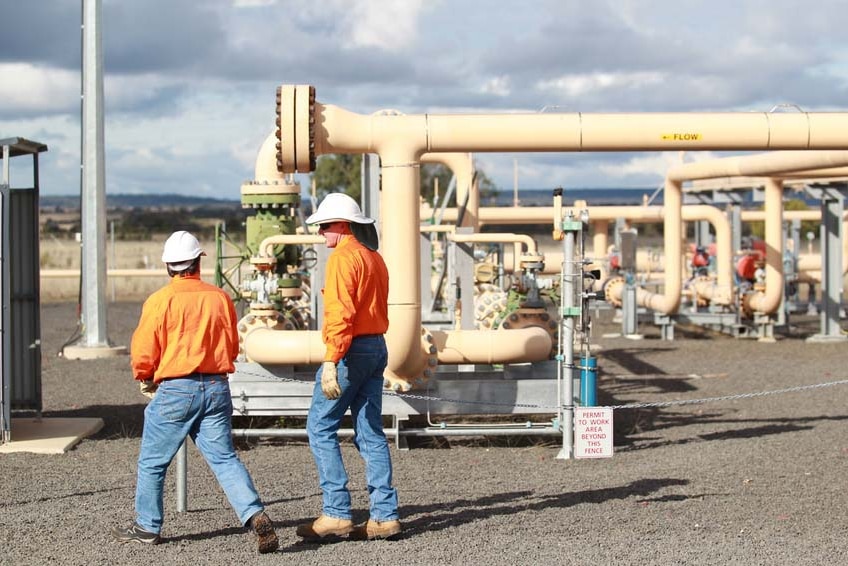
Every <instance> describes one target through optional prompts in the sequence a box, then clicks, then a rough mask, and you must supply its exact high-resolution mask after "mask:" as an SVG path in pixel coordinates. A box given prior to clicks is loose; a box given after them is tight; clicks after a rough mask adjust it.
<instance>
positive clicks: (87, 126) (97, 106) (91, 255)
mask: <svg viewBox="0 0 848 566" xmlns="http://www.w3.org/2000/svg"><path fill="white" fill-rule="evenodd" d="M101 3H102V2H101V0H83V28H84V31H83V37H84V40H83V112H82V126H83V144H82V146H83V147H82V154H83V187H82V242H83V246H82V265H83V272H82V314H83V322H84V323H85V332H84V336H83V343H82V345H85V346H101V345H106V344H107V343H108V336H107V332H106V305H105V304H104V301H103V297H104V296H105V294H106V293H105V290H106V262H105V261H104V259H105V256H106V240H105V238H103V237H102V236H103V235H104V233H105V227H106V207H105V201H106V193H105V189H104V184H105V181H104V179H105V176H106V169H105V165H104V136H103V129H104V128H103V40H102V34H101V33H100V15H101V13H102V12H101Z"/></svg>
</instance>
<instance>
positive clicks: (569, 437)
mask: <svg viewBox="0 0 848 566" xmlns="http://www.w3.org/2000/svg"><path fill="white" fill-rule="evenodd" d="M582 228H583V223H582V222H580V221H579V220H575V218H574V213H573V212H572V211H571V210H569V211H568V214H567V216H566V218H565V220H564V221H563V223H562V231H563V254H562V258H563V259H562V261H563V265H562V272H563V277H562V298H561V304H562V312H561V316H562V335H561V337H560V340H561V341H562V359H561V360H560V364H561V368H562V371H561V374H562V382H563V392H562V398H561V399H560V405H561V406H562V423H561V425H562V449H561V450H560V451H559V454H557V459H559V460H571V459H572V458H574V378H575V372H574V370H575V367H574V366H575V364H574V320H575V318H577V317H579V316H580V313H581V310H582V309H581V307H580V306H579V305H577V304H576V301H575V281H577V279H578V278H579V277H580V276H581V270H578V269H577V267H576V266H577V259H576V254H575V249H576V242H577V233H578V232H580V231H581V230H582ZM581 290H582V289H581Z"/></svg>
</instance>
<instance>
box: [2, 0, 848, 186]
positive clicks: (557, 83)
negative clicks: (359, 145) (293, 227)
mask: <svg viewBox="0 0 848 566" xmlns="http://www.w3.org/2000/svg"><path fill="white" fill-rule="evenodd" d="M81 3H82V0H38V1H33V0H29V1H7V2H3V5H2V7H0V139H1V138H6V137H12V136H19V137H25V138H29V139H33V140H37V141H39V142H43V143H46V144H47V145H48V146H49V151H48V152H47V153H46V154H43V156H42V158H41V165H42V179H41V183H42V194H71V195H72V194H78V193H79V146H80V59H81V56H80V55H81V54H80V22H81ZM846 21H848V3H845V2H839V1H837V0H816V1H815V2H800V1H797V2H795V1H789V0H767V1H766V0H762V1H760V0H750V1H748V0H708V1H701V0H691V1H689V0H609V1H603V0H595V1H592V2H589V1H585V0H584V1H581V0H521V1H506V0H202V1H200V0H103V20H102V22H101V23H102V31H103V45H104V67H105V85H106V86H105V91H106V92H105V98H106V132H105V136H106V190H107V193H109V194H117V193H191V194H198V195H207V196H215V197H220V198H231V199H238V195H239V186H240V184H241V182H242V181H244V180H246V179H249V178H251V177H252V174H253V163H254V158H255V155H256V152H257V149H258V148H259V145H260V143H261V142H262V140H263V139H264V138H265V136H266V135H267V134H268V133H269V132H270V131H272V129H273V120H274V92H275V88H276V86H277V85H279V84H311V85H314V86H315V87H316V92H317V97H318V100H320V101H321V102H324V103H329V104H337V105H339V106H342V107H345V108H347V109H348V110H351V111H354V112H358V113H363V114H369V113H371V112H375V111H379V110H384V109H393V110H398V111H400V112H403V113H406V114H415V113H424V112H430V113H456V112H516V111H521V112H538V111H542V110H543V109H545V111H561V112H619V111H640V112H641V111H646V112H647V111H690V110H692V111H723V110H732V111H769V110H771V109H772V108H774V107H775V106H777V105H796V106H797V107H800V108H802V109H803V110H809V111H814V110H843V111H844V110H845V108H846V107H848V34H846V32H845V29H844V22H846ZM780 111H793V110H792V109H791V107H789V110H780ZM700 157H703V155H701V156H700ZM678 159H679V156H678V155H677V154H676V153H668V154H660V153H594V154H535V153H534V154H477V155H475V161H476V163H477V166H478V168H480V169H482V170H483V171H485V172H486V174H487V175H488V176H489V177H490V178H492V179H493V180H494V181H495V183H496V184H497V185H498V186H499V187H501V188H502V189H504V190H512V187H513V168H514V164H515V163H516V160H517V165H518V171H519V174H518V176H519V186H520V187H521V188H550V187H554V186H557V185H562V186H565V187H568V186H574V187H630V186H638V187H649V186H650V187H653V186H656V185H658V184H659V183H660V180H661V179H662V176H663V173H664V171H665V170H666V169H667V167H668V166H669V164H671V163H675V162H676V161H677V160H678ZM15 161H19V162H20V161H22V160H21V159H18V160H13V163H14V162H15ZM17 174H18V173H16V169H14V168H13V177H12V181H13V186H14V185H15V184H16V183H15V179H16V175H17ZM304 184H306V183H304Z"/></svg>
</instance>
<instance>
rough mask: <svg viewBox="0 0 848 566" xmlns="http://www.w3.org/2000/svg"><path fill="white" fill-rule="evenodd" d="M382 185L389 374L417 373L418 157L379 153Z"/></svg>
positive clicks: (421, 361) (419, 366)
mask: <svg viewBox="0 0 848 566" xmlns="http://www.w3.org/2000/svg"><path fill="white" fill-rule="evenodd" d="M380 160H381V163H382V176H383V186H385V187H389V188H390V190H385V191H380V201H381V202H380V209H381V210H387V211H388V210H390V211H391V214H384V215H383V217H382V219H381V220H382V233H383V234H390V235H391V237H387V238H384V239H383V240H382V242H381V247H382V254H383V257H385V258H386V266H387V267H388V270H389V301H388V302H389V305H388V307H389V320H391V321H392V324H390V325H389V330H388V332H387V333H386V342H387V344H388V346H389V363H388V367H387V368H386V374H387V375H388V376H393V375H392V374H394V376H417V375H418V374H420V373H421V371H422V370H423V369H424V367H423V364H424V363H426V362H425V361H424V354H423V351H422V349H421V294H420V289H419V287H418V282H419V281H420V280H421V263H420V261H419V256H418V253H411V252H410V250H417V249H418V238H419V235H418V226H419V224H420V216H419V215H420V210H419V206H418V201H419V196H418V195H419V194H420V191H419V190H420V186H421V179H420V176H419V168H420V165H419V163H418V160H417V157H416V156H411V155H384V154H380Z"/></svg>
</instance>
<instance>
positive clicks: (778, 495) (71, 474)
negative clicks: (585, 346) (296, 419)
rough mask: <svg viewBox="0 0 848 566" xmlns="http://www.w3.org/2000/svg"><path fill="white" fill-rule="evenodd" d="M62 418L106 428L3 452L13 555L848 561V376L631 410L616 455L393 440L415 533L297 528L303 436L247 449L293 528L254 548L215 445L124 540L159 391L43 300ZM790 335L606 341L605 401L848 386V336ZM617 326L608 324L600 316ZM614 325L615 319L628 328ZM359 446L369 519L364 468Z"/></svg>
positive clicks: (53, 411)
mask: <svg viewBox="0 0 848 566" xmlns="http://www.w3.org/2000/svg"><path fill="white" fill-rule="evenodd" d="M139 312H140V305H139V304H135V303H133V304H129V303H127V304H124V303H118V304H113V305H110V306H109V310H108V315H109V335H110V337H111V338H112V340H113V341H114V342H115V343H117V344H128V342H129V337H130V333H131V332H132V329H133V327H134V325H135V323H136V321H137V318H138V314H139ZM42 319H43V322H42V328H43V344H44V361H43V378H42V379H43V399H44V415H45V416H46V417H58V416H64V417H67V416H76V417H83V416H85V417H101V418H103V419H104V421H105V423H106V426H105V427H104V429H103V430H102V431H101V432H100V433H98V434H97V435H96V436H94V437H92V438H89V439H85V440H83V441H82V442H81V443H80V444H79V445H77V447H76V448H74V449H73V450H71V451H70V452H68V453H67V454H64V455H53V456H45V455H34V454H11V455H0V478H2V481H0V545H2V553H0V563H2V564H15V565H18V564H46V563H61V564H86V565H88V564H143V565H149V564H164V563H167V564H192V565H197V564H233V563H246V564H277V563H280V562H284V561H285V562H292V563H298V564H321V565H326V564H368V565H377V564H428V565H429V564H554V563H559V564H634V563H643V564H722V565H725V564H740V565H741V564H744V565H754V564H763V565H775V564H792V565H799V564H811V565H812V564H816V565H818V564H845V563H848V552H846V542H845V539H844V535H845V533H846V527H848V505H846V503H847V502H846V496H845V489H844V488H845V481H846V480H845V477H846V464H848V437H846V434H845V420H846V419H848V409H846V399H848V387H846V386H836V387H830V388H822V389H813V390H808V391H803V392H796V393H789V394H781V395H770V396H764V397H757V398H746V399H736V400H727V401H719V402H711V403H705V404H696V405H684V406H675V407H671V408H662V409H643V410H638V411H637V410H625V411H617V412H616V422H615V428H616V454H615V456H614V457H613V458H612V459H605V460H576V461H562V460H556V459H555V456H556V454H557V452H558V445H557V443H556V442H548V441H540V440H528V441H524V442H521V441H520V439H514V438H513V439H508V440H492V441H488V442H487V441H485V440H479V439H478V440H476V441H456V440H450V441H448V440H443V441H441V442H431V443H429V444H428V445H425V446H418V447H415V448H413V449H412V450H409V451H396V450H395V449H394V448H393V449H392V450H393V458H394V464H395V479H396V485H397V487H398V489H399V494H400V500H401V509H400V511H401V515H402V518H403V521H404V524H405V528H406V530H405V532H404V535H403V537H402V538H401V539H400V540H397V541H379V542H341V543H336V544H329V545H324V546H319V545H313V544H303V543H301V542H299V541H298V539H297V537H296V536H295V534H294V527H295V526H296V525H297V524H299V523H301V522H303V521H306V520H308V519H310V518H312V517H313V516H315V514H316V513H318V512H319V510H320V493H319V490H318V488H317V483H316V477H315V471H314V466H313V463H312V458H311V455H310V453H309V449H308V447H307V446H306V444H305V443H304V442H302V441H289V442H280V441H277V442H270V441H267V442H253V443H251V444H250V445H244V446H242V447H240V450H239V451H240V456H241V458H242V459H243V461H244V462H245V464H246V465H247V467H248V468H249V470H250V471H251V473H252V475H253V478H254V480H255V482H256V484H257V486H258V488H259V490H260V492H261V494H262V496H263V498H264V499H265V502H266V504H267V506H268V512H269V514H270V515H271V517H272V518H273V519H274V522H275V524H276V527H277V529H278V533H279V535H280V541H281V549H280V551H279V552H278V553H277V554H274V555H265V556H259V555H257V554H255V549H254V543H253V540H252V539H251V537H250V535H248V534H246V533H245V531H244V530H243V529H242V528H241V527H240V526H239V524H238V522H237V520H236V518H235V515H234V514H233V512H232V510H231V509H230V508H229V506H228V504H227V502H226V500H225V498H224V496H223V494H222V492H221V491H220V489H219V488H218V486H217V484H216V483H215V481H214V479H213V478H212V476H211V474H210V473H209V471H208V468H207V467H206V465H205V463H204V462H203V461H202V459H201V457H200V456H199V454H198V452H197V450H196V449H195V448H194V447H191V448H190V450H189V512H188V513H177V512H176V511H175V504H174V501H175V493H174V492H175V487H174V478H173V474H171V475H170V476H169V478H168V482H167V492H166V507H167V515H166V518H165V528H164V531H163V536H164V537H165V541H164V543H163V544H161V545H159V546H155V547H146V546H144V547H143V546H141V545H120V544H116V543H113V542H112V541H111V540H110V537H109V535H108V533H109V530H110V529H111V528H112V527H114V526H116V525H126V524H129V523H130V522H131V521H132V519H133V510H132V505H133V495H134V489H135V463H136V457H137V455H138V448H139V442H140V432H141V429H142V418H143V415H142V411H143V408H144V398H143V397H141V396H140V395H139V394H138V392H137V389H136V387H135V385H134V384H133V383H132V381H131V375H130V371H129V367H128V360H127V358H126V357H123V358H118V359H111V360H110V359H107V360H93V361H70V360H65V359H62V358H59V357H57V356H56V352H57V351H58V350H59V348H60V346H61V344H62V342H63V341H64V340H65V339H67V338H68V337H69V336H70V335H71V334H72V332H73V329H74V325H75V314H74V306H73V305H69V304H45V305H44V306H43V308H42ZM796 324H797V326H795V327H794V328H793V329H792V333H791V335H790V336H781V337H780V339H779V340H778V341H777V342H776V343H773V344H763V343H759V342H756V341H753V340H736V339H732V338H729V337H726V336H721V335H715V334H707V333H705V332H702V331H699V330H692V331H687V330H686V329H681V328H678V330H677V332H676V337H677V340H675V341H674V342H663V341H660V340H659V339H658V332H657V331H656V330H655V329H654V328H652V327H647V326H646V327H642V328H641V330H642V331H643V332H645V334H646V336H645V339H644V340H641V341H632V340H626V339H621V338H597V339H596V340H595V342H596V343H597V344H598V345H599V346H600V347H601V350H600V353H599V366H600V393H599V396H600V399H599V400H600V402H601V404H622V403H627V402H635V401H669V400H674V399H699V398H705V397H716V396H725V395H734V394H737V393H748V392H757V391H765V390H774V389H780V388H786V387H792V386H796V385H805V384H815V383H822V382H830V381H834V380H839V379H845V378H848V371H847V370H846V364H847V363H848V347H846V346H845V345H842V344H808V343H806V342H805V341H804V337H805V336H808V335H810V334H812V333H814V332H816V331H817V330H818V319H814V318H802V319H800V318H799V319H798V321H797V323H796ZM597 326H598V328H597V329H596V333H597V334H598V335H599V336H600V334H601V331H602V330H604V329H605V328H604V325H603V324H598V325H597ZM614 328H615V327H614V326H608V327H606V330H610V329H614ZM344 450H345V457H346V459H347V462H348V464H349V469H350V472H351V478H352V481H351V488H352V492H353V496H354V503H355V506H356V507H357V508H358V510H359V511H358V514H357V516H356V517H355V518H356V519H359V520H364V519H365V518H366V517H367V496H366V492H365V488H364V485H363V471H362V465H361V462H360V460H359V458H358V456H357V455H356V453H355V450H354V449H353V447H352V445H350V444H349V443H346V444H345V447H344Z"/></svg>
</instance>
